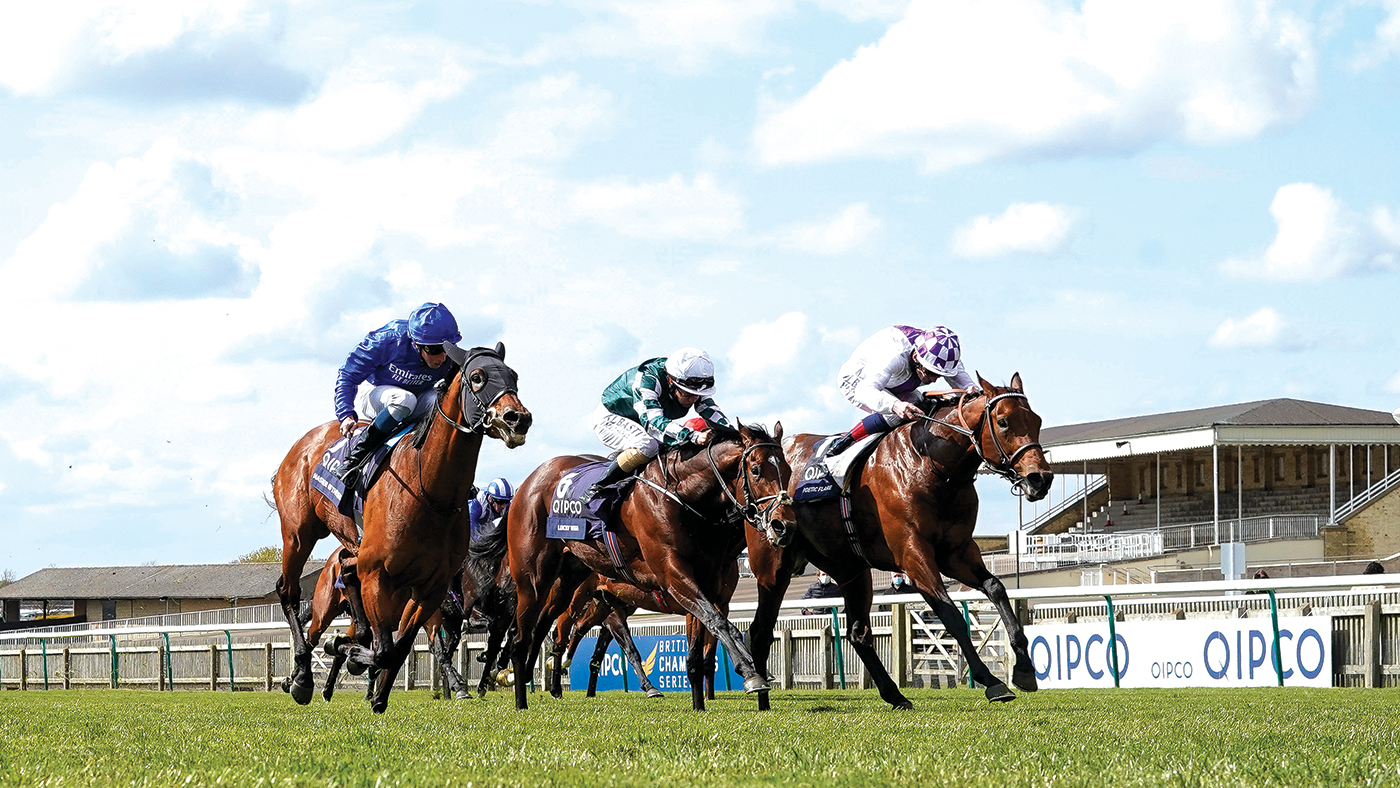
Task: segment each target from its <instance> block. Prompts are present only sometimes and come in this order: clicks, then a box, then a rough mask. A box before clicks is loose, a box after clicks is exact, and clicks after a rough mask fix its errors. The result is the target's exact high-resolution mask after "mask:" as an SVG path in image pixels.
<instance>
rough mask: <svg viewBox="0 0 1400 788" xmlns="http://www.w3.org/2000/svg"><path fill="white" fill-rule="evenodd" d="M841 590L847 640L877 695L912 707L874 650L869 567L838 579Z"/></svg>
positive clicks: (893, 702)
mask: <svg viewBox="0 0 1400 788" xmlns="http://www.w3.org/2000/svg"><path fill="white" fill-rule="evenodd" d="M841 594H842V596H843V597H844V598H845V601H846V640H847V642H849V643H850V644H851V648H853V649H855V652H856V655H857V656H859V657H860V661H861V662H863V663H864V664H865V669H866V670H868V671H870V678H871V679H872V680H874V682H875V686H876V688H878V689H879V690H880V697H881V698H883V699H884V701H885V702H886V703H888V704H890V705H891V706H893V707H895V708H896V709H912V708H914V704H912V703H910V702H909V699H908V698H906V697H904V693H902V692H900V691H899V687H898V686H897V685H896V684H895V682H894V680H893V679H891V678H890V674H889V672H888V671H886V670H885V664H884V663H883V662H881V661H880V655H879V654H878V653H876V651H875V633H874V632H873V631H872V630H871V629H870V599H871V596H872V595H873V589H872V588H871V581H870V570H869V569H866V568H865V567H861V568H860V569H859V570H858V571H857V572H856V575H855V576H854V577H851V578H849V579H847V580H845V581H843V582H841ZM836 647H837V648H840V647H841V644H840V643H837V644H836Z"/></svg>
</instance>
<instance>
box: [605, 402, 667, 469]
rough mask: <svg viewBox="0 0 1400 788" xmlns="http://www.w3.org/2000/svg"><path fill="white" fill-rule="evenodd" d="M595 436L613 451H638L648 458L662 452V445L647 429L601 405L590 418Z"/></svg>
mask: <svg viewBox="0 0 1400 788" xmlns="http://www.w3.org/2000/svg"><path fill="white" fill-rule="evenodd" d="M589 421H590V422H592V424H591V426H592V427H593V434H595V435H597V436H598V440H600V441H602V442H603V445H604V446H607V447H608V448H609V449H612V450H613V451H622V450H623V449H638V450H640V451H641V452H642V454H645V455H646V456H648V457H655V456H656V455H657V453H658V452H660V451H661V443H660V442H659V441H657V440H656V439H655V438H653V437H651V436H650V435H648V434H647V430H646V427H643V426H642V425H640V424H638V423H637V422H635V421H632V420H631V419H626V418H623V417H622V416H619V415H617V414H616V413H613V412H612V411H610V410H608V409H607V408H606V407H604V406H602V405H599V406H598V407H597V408H596V409H594V411H593V414H592V415H591V416H590V417H589Z"/></svg>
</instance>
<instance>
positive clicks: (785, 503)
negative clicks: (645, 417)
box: [507, 424, 793, 710]
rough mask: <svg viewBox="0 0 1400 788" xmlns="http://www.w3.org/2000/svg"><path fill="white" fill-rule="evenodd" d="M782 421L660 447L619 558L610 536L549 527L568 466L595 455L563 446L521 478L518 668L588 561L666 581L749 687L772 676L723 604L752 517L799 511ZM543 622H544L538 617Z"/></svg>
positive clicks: (514, 516)
mask: <svg viewBox="0 0 1400 788" xmlns="http://www.w3.org/2000/svg"><path fill="white" fill-rule="evenodd" d="M781 439H782V425H781V424H780V425H777V426H776V427H775V429H774V435H773V436H771V437H770V436H769V435H768V433H767V432H765V431H764V430H763V429H762V428H761V427H750V426H740V427H739V428H738V429H737V430H725V429H721V428H718V427H716V428H715V439H714V440H713V441H712V442H711V443H710V444H709V445H708V446H706V447H704V448H699V447H696V446H694V445H687V446H682V447H677V448H674V449H670V450H667V451H665V452H663V453H662V454H661V455H660V456H658V457H657V459H656V460H654V461H653V462H651V463H649V464H648V465H647V466H646V468H645V469H644V470H643V471H642V473H641V474H640V478H639V480H638V481H637V482H636V483H635V484H634V485H633V487H632V488H631V490H630V491H629V492H628V493H627V494H626V495H625V496H624V497H623V499H622V502H621V503H620V504H619V506H618V508H617V512H616V514H615V516H614V520H615V526H614V527H615V528H616V532H615V533H616V536H617V542H618V553H619V556H620V563H621V566H620V567H619V566H617V565H615V564H614V563H613V559H612V558H611V557H610V556H609V551H608V550H607V549H606V547H605V546H604V544H603V540H602V539H582V540H570V541H567V542H565V541H562V540H557V539H549V538H547V537H546V536H545V521H546V519H547V518H548V516H549V507H550V499H551V493H552V491H553V490H554V488H555V485H556V484H558V482H559V479H560V477H562V476H563V475H564V473H566V472H567V471H568V470H570V469H572V468H574V467H576V466H578V465H581V464H583V463H584V462H587V461H588V458H585V457H578V456H569V457H556V458H554V459H552V460H550V461H548V462H546V463H544V464H543V465H541V466H540V467H539V468H536V469H535V471H534V472H533V473H531V474H530V476H529V477H528V478H527V479H526V480H525V481H524V483H522V484H521V485H520V487H519V488H518V490H517V491H516V495H515V501H514V502H513V503H512V504H511V509H510V514H509V515H508V523H507V527H508V529H509V537H508V538H509V541H510V559H509V561H510V567H511V573H512V575H513V577H514V580H515V585H516V595H517V601H516V639H515V643H514V644H513V652H512V655H511V658H512V661H513V663H514V667H515V674H516V675H517V676H528V675H530V670H532V669H533V666H534V660H535V658H536V657H537V655H538V649H539V643H540V641H541V640H543V637H544V631H543V630H544V628H545V627H547V626H548V625H549V623H551V622H550V620H549V619H548V618H544V616H546V615H548V614H549V613H550V612H553V613H555V614H557V613H558V612H562V610H563V607H562V606H560V607H559V609H558V610H556V611H549V609H548V607H549V605H548V599H547V597H548V596H550V595H556V596H555V598H556V599H559V598H562V599H563V604H565V605H566V604H567V603H568V600H569V599H571V598H572V594H573V591H574V589H575V588H577V586H578V584H579V583H581V582H583V581H584V580H585V579H586V577H587V576H588V574H589V572H596V573H598V574H600V575H602V576H604V577H608V578H612V579H617V580H624V581H626V582H628V583H630V584H632V585H635V586H637V587H638V588H641V589H643V590H648V591H664V592H666V593H667V594H668V595H669V596H670V598H671V599H673V600H675V602H676V603H677V604H678V605H679V607H680V609H681V610H683V611H685V612H686V613H687V614H689V615H691V616H694V617H695V618H696V620H697V621H698V622H700V624H701V625H702V627H703V629H706V630H709V631H710V632H712V633H714V634H715V636H716V637H718V638H719V639H720V641H721V642H723V643H724V645H725V647H726V648H728V649H729V653H730V654H731V655H733V657H734V662H735V667H736V669H737V670H738V672H739V675H741V676H743V677H744V689H745V691H747V692H757V691H760V690H765V689H767V688H768V684H767V681H766V680H765V677H764V672H763V671H762V670H760V669H758V668H756V667H755V665H754V663H753V659H752V658H751V656H750V655H749V650H748V648H747V647H746V646H745V645H744V644H743V640H742V637H743V636H742V635H741V634H740V632H739V630H738V629H737V628H735V627H734V625H733V624H731V623H730V622H729V620H728V619H727V618H726V617H725V614H724V612H723V610H722V609H721V608H720V607H719V606H718V604H717V600H718V599H719V591H720V583H721V579H722V578H723V577H724V574H725V571H726V569H725V567H726V565H727V564H732V563H733V562H734V560H735V558H736V557H737V556H738V553H739V550H740V549H741V548H742V546H743V540H744V536H743V534H742V533H741V532H740V529H743V528H745V527H746V526H745V525H744V521H749V522H752V523H754V524H755V527H758V528H760V530H767V529H768V528H769V527H770V526H769V523H771V522H772V521H778V522H782V523H784V527H789V526H788V525H787V524H790V523H791V522H792V517H793V514H792V507H791V501H790V499H789V498H788V496H787V489H786V488H787V484H788V481H789V477H790V476H791V473H790V470H789V468H788V464H787V462H786V460H785V459H784V458H783V453H782V450H781V447H780V444H779V441H781ZM542 623H543V626H541V624H542ZM700 629H701V628H700V627H697V628H695V632H693V633H692V634H693V635H694V636H693V637H691V639H690V653H689V657H688V659H687V662H686V670H687V675H688V676H689V678H690V681H691V703H692V705H693V707H694V708H695V709H696V710H701V709H703V708H704V707H705V697H704V693H703V689H702V688H703V686H704V682H703V654H702V650H703V646H704V639H703V638H702V637H699V630H700ZM515 690H516V692H515V706H516V708H517V709H524V708H526V697H525V686H524V684H523V683H521V682H517V683H516V687H515Z"/></svg>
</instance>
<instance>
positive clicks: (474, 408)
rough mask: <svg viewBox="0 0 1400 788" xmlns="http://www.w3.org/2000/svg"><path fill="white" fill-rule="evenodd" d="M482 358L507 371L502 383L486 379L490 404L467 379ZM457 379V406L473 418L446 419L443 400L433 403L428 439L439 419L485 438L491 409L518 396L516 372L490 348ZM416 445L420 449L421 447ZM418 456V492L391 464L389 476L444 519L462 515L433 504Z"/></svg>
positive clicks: (477, 352) (475, 355)
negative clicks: (458, 380) (470, 401)
mask: <svg viewBox="0 0 1400 788" xmlns="http://www.w3.org/2000/svg"><path fill="white" fill-rule="evenodd" d="M479 357H485V358H488V359H494V360H495V361H496V363H497V364H499V365H500V366H501V368H502V369H504V370H505V374H503V375H502V378H503V380H501V381H500V382H496V381H495V380H493V379H492V378H491V376H490V375H488V376H487V378H486V384H485V385H483V386H482V387H481V390H482V391H483V392H486V393H487V395H488V396H490V399H489V400H485V399H482V397H481V396H480V395H479V394H477V392H476V391H475V390H473V389H472V386H471V381H470V380H469V379H468V378H467V376H468V374H469V372H471V371H473V370H470V369H468V367H467V365H468V364H469V363H471V361H472V359H474V358H479ZM482 366H484V365H481V366H477V367H475V368H474V369H481V368H482ZM457 376H458V377H459V378H461V381H462V382H461V385H460V386H459V387H458V393H457V399H458V404H459V405H460V406H461V408H462V413H463V414H467V413H470V414H471V418H470V419H468V420H467V421H466V422H465V423H463V422H459V421H457V420H456V419H454V418H452V417H451V416H449V415H447V413H446V411H444V410H443V409H442V397H440V396H439V397H437V398H436V399H434V400H433V413H432V414H431V415H429V416H428V423H427V424H425V425H423V430H424V434H425V435H426V434H427V432H426V431H427V430H428V429H430V428H432V426H433V423H432V421H433V419H434V418H437V417H438V416H441V417H442V420H443V421H445V422H447V423H448V424H449V425H450V426H451V427H452V428H453V429H455V430H457V431H458V432H461V433H465V434H467V435H472V434H483V433H485V432H486V425H487V422H488V421H489V420H490V417H491V406H492V405H494V404H496V400H498V399H500V398H501V397H502V396H504V395H506V394H515V393H516V390H515V383H516V377H515V372H514V370H512V369H511V368H510V367H507V366H506V365H505V362H504V361H502V360H501V357H500V356H498V355H496V353H495V352H493V351H491V350H489V349H487V348H474V349H473V350H472V351H471V353H470V354H469V355H468V356H467V357H466V358H465V359H463V360H462V364H461V366H460V367H459V368H458V370H457ZM438 385H440V386H441V385H443V384H442V383H439V384H438ZM443 391H444V392H445V391H446V386H443ZM468 395H471V398H472V403H471V405H470V407H469V406H468V404H467V396H468ZM414 445H415V446H418V445H419V444H414ZM415 453H416V454H417V455H418V491H417V492H414V491H413V488H412V487H409V486H408V483H407V482H405V481H404V480H403V478H402V477H400V476H399V474H398V473H397V472H396V471H395V470H394V467H393V465H392V464H391V465H389V466H388V469H389V473H391V474H392V475H393V477H394V478H395V479H398V480H399V484H401V485H403V488H404V489H405V490H407V491H408V493H409V495H412V496H413V497H414V498H417V499H418V500H419V501H420V502H422V504H423V505H424V506H426V507H428V508H429V509H431V510H432V511H434V512H436V513H438V514H441V515H445V516H451V515H454V514H459V513H460V512H461V511H462V507H460V506H439V505H438V504H436V503H434V502H433V499H432V498H431V497H429V496H428V491H427V490H426V489H424V487H423V450H422V448H421V446H420V448H419V449H418V451H417V452H415ZM472 491H473V494H474V493H475V491H476V488H474V487H473V488H472Z"/></svg>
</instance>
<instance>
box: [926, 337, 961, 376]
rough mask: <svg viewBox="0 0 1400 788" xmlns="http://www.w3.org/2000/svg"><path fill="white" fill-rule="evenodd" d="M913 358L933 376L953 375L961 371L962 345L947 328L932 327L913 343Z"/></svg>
mask: <svg viewBox="0 0 1400 788" xmlns="http://www.w3.org/2000/svg"><path fill="white" fill-rule="evenodd" d="M914 358H916V359H918V360H919V363H920V364H922V365H923V366H924V368H925V369H927V370H928V371H930V372H933V373H934V374H937V375H944V376H948V375H953V374H955V373H957V372H958V371H959V370H961V369H962V344H961V343H959V342H958V335H957V334H954V333H953V332H952V331H951V330H949V329H948V328H946V327H944V326H934V327H933V328H930V329H929V330H927V331H925V332H924V334H923V336H921V337H919V340H918V341H917V342H915V343H914Z"/></svg>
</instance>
